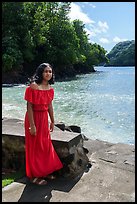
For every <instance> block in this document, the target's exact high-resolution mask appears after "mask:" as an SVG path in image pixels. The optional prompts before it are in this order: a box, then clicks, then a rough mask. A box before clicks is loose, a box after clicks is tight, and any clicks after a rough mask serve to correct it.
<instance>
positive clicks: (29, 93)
mask: <svg viewBox="0 0 137 204" xmlns="http://www.w3.org/2000/svg"><path fill="white" fill-rule="evenodd" d="M32 94H33V93H32V89H31V88H30V87H27V88H26V91H25V95H24V99H25V100H26V101H28V102H30V103H33V96H32Z"/></svg>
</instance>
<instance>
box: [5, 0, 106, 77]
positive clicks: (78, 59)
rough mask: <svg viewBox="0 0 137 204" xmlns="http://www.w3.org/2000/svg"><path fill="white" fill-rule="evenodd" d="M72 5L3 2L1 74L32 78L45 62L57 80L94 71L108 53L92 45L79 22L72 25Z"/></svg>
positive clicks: (66, 3) (69, 3)
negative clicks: (70, 14)
mask: <svg viewBox="0 0 137 204" xmlns="http://www.w3.org/2000/svg"><path fill="white" fill-rule="evenodd" d="M70 9H71V2H2V73H3V76H4V75H7V76H10V73H21V76H22V77H23V76H30V75H32V74H33V73H34V71H35V69H36V67H37V66H38V65H39V64H40V63H42V62H48V63H50V64H51V65H52V66H53V68H54V70H55V74H56V78H65V77H66V76H67V77H69V76H74V75H76V74H78V73H88V72H92V71H95V70H94V65H98V64H99V63H102V62H107V60H108V59H107V57H106V50H105V49H104V48H103V47H101V46H100V45H98V44H96V43H94V44H92V43H91V42H90V41H89V39H88V34H87V33H86V31H85V25H84V24H83V22H82V21H80V20H74V21H70V19H69V17H68V13H69V12H70Z"/></svg>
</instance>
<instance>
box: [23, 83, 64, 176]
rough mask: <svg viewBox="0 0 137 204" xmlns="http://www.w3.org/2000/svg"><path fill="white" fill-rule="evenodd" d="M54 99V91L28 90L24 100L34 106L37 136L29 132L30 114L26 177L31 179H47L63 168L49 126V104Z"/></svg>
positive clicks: (26, 131) (27, 128) (26, 143)
mask: <svg viewBox="0 0 137 204" xmlns="http://www.w3.org/2000/svg"><path fill="white" fill-rule="evenodd" d="M53 98H54V89H53V88H51V89H49V90H37V89H32V88H31V87H30V86H29V87H27V88H26V91H25V96H24V99H25V100H27V101H29V102H30V103H32V104H33V115H34V122H35V126H36V135H35V136H34V135H31V134H30V131H29V127H30V124H29V119H28V112H26V115H25V122H24V126H25V151H26V175H27V176H28V177H29V178H34V177H46V176H47V175H48V174H51V173H53V172H54V171H56V170H59V169H61V168H62V167H63V164H62V163H61V161H60V159H59V157H58V155H57V153H56V151H55V149H54V147H53V144H52V141H51V137H50V130H49V124H48V104H50V103H51V101H52V100H53Z"/></svg>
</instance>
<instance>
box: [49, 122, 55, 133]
mask: <svg viewBox="0 0 137 204" xmlns="http://www.w3.org/2000/svg"><path fill="white" fill-rule="evenodd" d="M53 130H54V123H52V122H51V123H50V132H53Z"/></svg>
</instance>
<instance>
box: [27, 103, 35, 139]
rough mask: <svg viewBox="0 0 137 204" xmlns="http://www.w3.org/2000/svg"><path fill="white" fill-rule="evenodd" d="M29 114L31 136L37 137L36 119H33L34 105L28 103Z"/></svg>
mask: <svg viewBox="0 0 137 204" xmlns="http://www.w3.org/2000/svg"><path fill="white" fill-rule="evenodd" d="M27 112H28V118H29V123H30V127H29V130H30V134H31V135H36V127H35V123H34V117H33V108H32V103H30V102H27Z"/></svg>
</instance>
